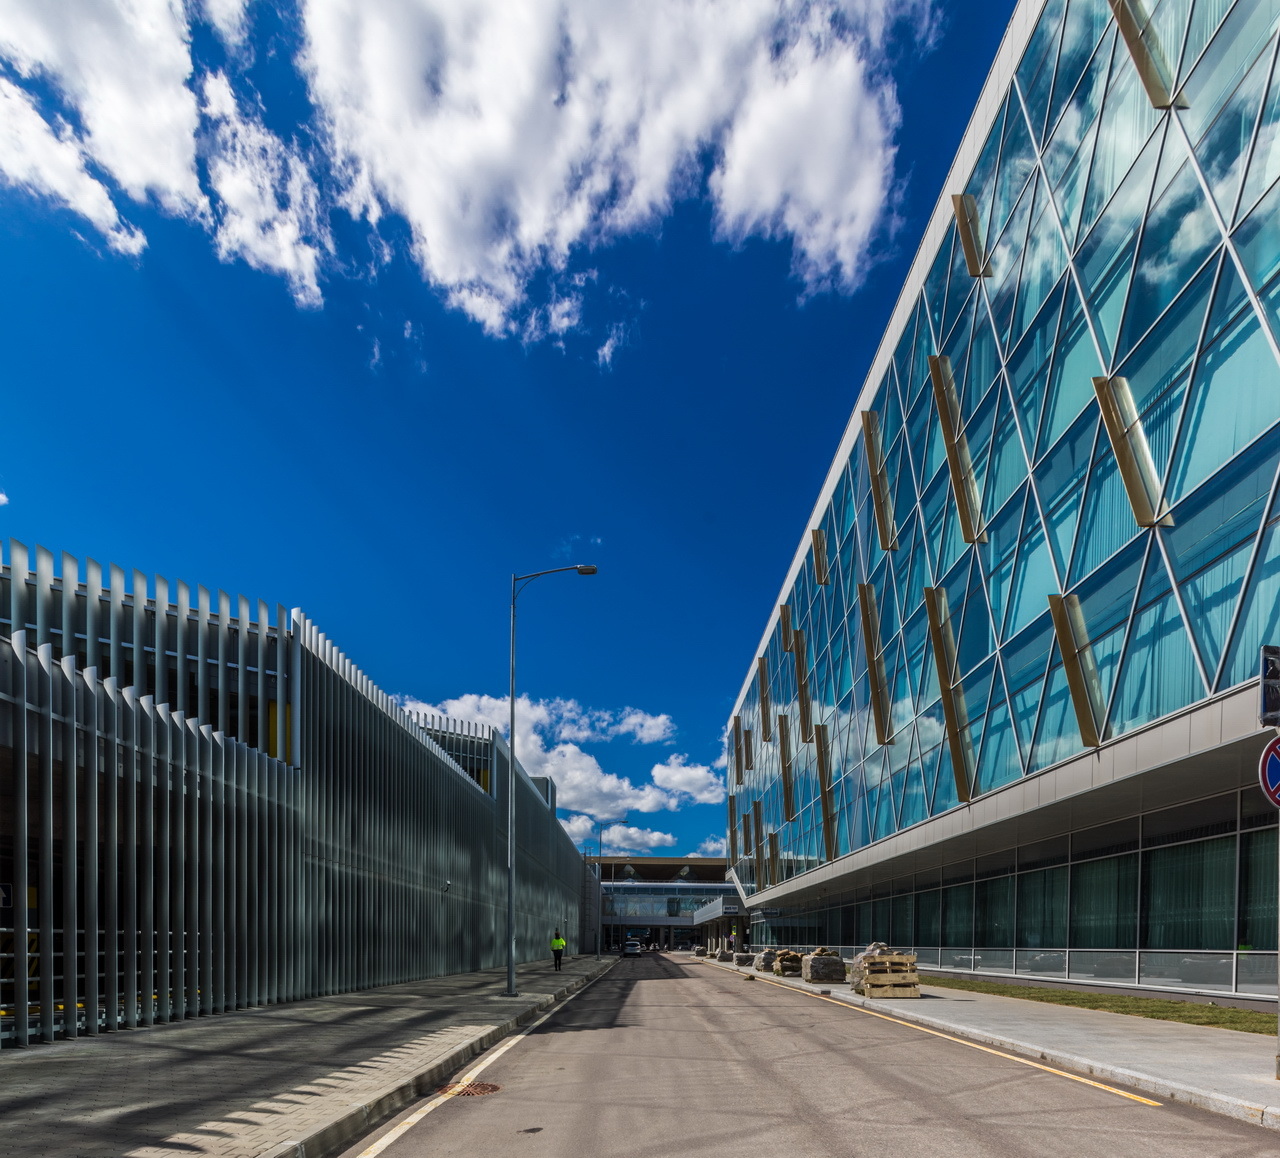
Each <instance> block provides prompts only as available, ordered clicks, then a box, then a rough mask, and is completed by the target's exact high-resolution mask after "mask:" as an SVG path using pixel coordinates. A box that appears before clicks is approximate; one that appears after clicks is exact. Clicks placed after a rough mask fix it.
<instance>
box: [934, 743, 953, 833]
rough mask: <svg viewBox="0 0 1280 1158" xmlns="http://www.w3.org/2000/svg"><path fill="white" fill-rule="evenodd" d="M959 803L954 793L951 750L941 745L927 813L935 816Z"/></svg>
mask: <svg viewBox="0 0 1280 1158" xmlns="http://www.w3.org/2000/svg"><path fill="white" fill-rule="evenodd" d="M959 803H960V798H959V797H958V796H957V795H956V781H955V773H954V772H953V771H952V767H951V750H950V749H949V748H948V747H947V746H946V744H943V745H942V748H941V750H940V752H939V755H938V774H937V779H936V781H935V782H934V787H933V800H932V801H931V802H930V806H929V815H930V816H937V815H938V814H939V813H941V812H947V811H949V810H950V809H952V808H955V807H956V805H958V804H959Z"/></svg>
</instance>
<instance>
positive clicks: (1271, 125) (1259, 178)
mask: <svg viewBox="0 0 1280 1158" xmlns="http://www.w3.org/2000/svg"><path fill="white" fill-rule="evenodd" d="M1277 177H1280V75H1277V74H1273V75H1272V78H1271V91H1270V92H1268V93H1267V101H1266V104H1265V105H1264V106H1263V109H1262V122H1261V123H1260V124H1259V125H1258V136H1257V140H1256V141H1255V142H1254V145H1253V156H1252V158H1251V159H1250V161H1249V172H1248V173H1247V174H1246V175H1245V179H1244V192H1243V194H1242V196H1241V198H1240V211H1239V212H1238V213H1237V214H1236V217H1237V219H1239V218H1241V217H1243V216H1244V215H1245V214H1246V213H1248V212H1249V210H1250V209H1252V208H1253V206H1254V205H1255V204H1256V203H1257V201H1258V198H1259V197H1261V196H1262V195H1263V194H1264V193H1265V192H1266V191H1267V190H1268V189H1270V188H1271V186H1272V184H1273V183H1274V182H1275V180H1276V178H1277Z"/></svg>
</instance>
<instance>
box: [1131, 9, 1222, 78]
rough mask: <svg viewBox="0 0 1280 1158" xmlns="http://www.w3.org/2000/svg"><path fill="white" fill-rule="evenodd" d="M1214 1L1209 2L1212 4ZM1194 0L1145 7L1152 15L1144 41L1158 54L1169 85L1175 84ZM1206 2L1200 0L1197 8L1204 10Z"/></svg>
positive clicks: (1148, 19)
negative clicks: (1179, 58) (1188, 17)
mask: <svg viewBox="0 0 1280 1158" xmlns="http://www.w3.org/2000/svg"><path fill="white" fill-rule="evenodd" d="M1212 2H1213V0H1209V3H1212ZM1191 4H1192V0H1163V3H1157V4H1154V5H1148V6H1145V7H1144V9H1143V10H1145V11H1146V12H1149V13H1150V16H1149V17H1148V18H1147V26H1146V29H1145V31H1144V34H1143V39H1144V40H1145V41H1146V42H1147V43H1148V44H1149V45H1151V47H1152V49H1153V51H1155V52H1157V53H1158V54H1159V56H1160V59H1161V61H1162V63H1163V68H1162V72H1163V73H1164V74H1165V75H1166V76H1167V78H1168V80H1169V83H1170V84H1172V83H1173V79H1174V77H1175V76H1176V75H1177V71H1178V57H1179V55H1180V53H1181V51H1182V41H1183V39H1184V37H1185V35H1186V31H1187V16H1188V14H1189V13H1190V11H1191ZM1204 6H1205V0H1200V2H1199V3H1198V4H1197V5H1196V7H1197V8H1203V7H1204Z"/></svg>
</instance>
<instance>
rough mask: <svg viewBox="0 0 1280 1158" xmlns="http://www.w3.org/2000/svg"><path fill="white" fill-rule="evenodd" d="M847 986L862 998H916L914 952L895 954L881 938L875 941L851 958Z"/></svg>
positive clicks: (917, 990)
mask: <svg viewBox="0 0 1280 1158" xmlns="http://www.w3.org/2000/svg"><path fill="white" fill-rule="evenodd" d="M849 988H850V989H852V990H853V991H854V992H855V993H861V994H862V996H863V997H919V996H920V974H919V973H918V972H916V955H915V954H914V953H895V952H893V950H891V949H890V948H889V946H888V945H886V944H885V943H884V942H883V941H876V942H874V943H873V944H871V945H868V946H867V947H866V948H865V949H864V950H863V951H862V952H861V953H859V954H858V955H857V956H856V957H855V958H854V959H853V963H852V965H851V966H850V972H849Z"/></svg>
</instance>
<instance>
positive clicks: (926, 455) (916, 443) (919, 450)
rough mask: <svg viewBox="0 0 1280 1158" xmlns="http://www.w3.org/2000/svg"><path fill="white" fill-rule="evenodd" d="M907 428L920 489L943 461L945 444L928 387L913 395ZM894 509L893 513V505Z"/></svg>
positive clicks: (895, 509) (913, 498)
mask: <svg viewBox="0 0 1280 1158" xmlns="http://www.w3.org/2000/svg"><path fill="white" fill-rule="evenodd" d="M907 430H908V432H909V433H910V436H911V457H912V460H913V461H914V463H915V468H916V471H917V472H918V474H917V478H918V479H919V485H920V489H921V490H924V488H925V486H927V485H928V482H929V480H930V479H931V478H933V476H934V475H935V474H937V473H938V471H939V469H940V468H941V467H942V464H943V463H944V462H946V461H947V448H946V447H945V446H944V445H943V443H942V426H941V424H940V423H939V422H938V412H937V408H936V406H935V405H934V400H933V391H932V389H930V390H928V391H923V392H921V394H920V396H919V397H918V398H917V399H916V402H915V406H914V407H912V410H911V414H910V415H909V416H908V418H907ZM915 501H916V496H915V495H914V494H912V495H911V496H910V502H911V503H914V502H915ZM894 512H895V514H896V513H897V508H896V507H895V508H894ZM903 517H905V514H904V515H903Z"/></svg>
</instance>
